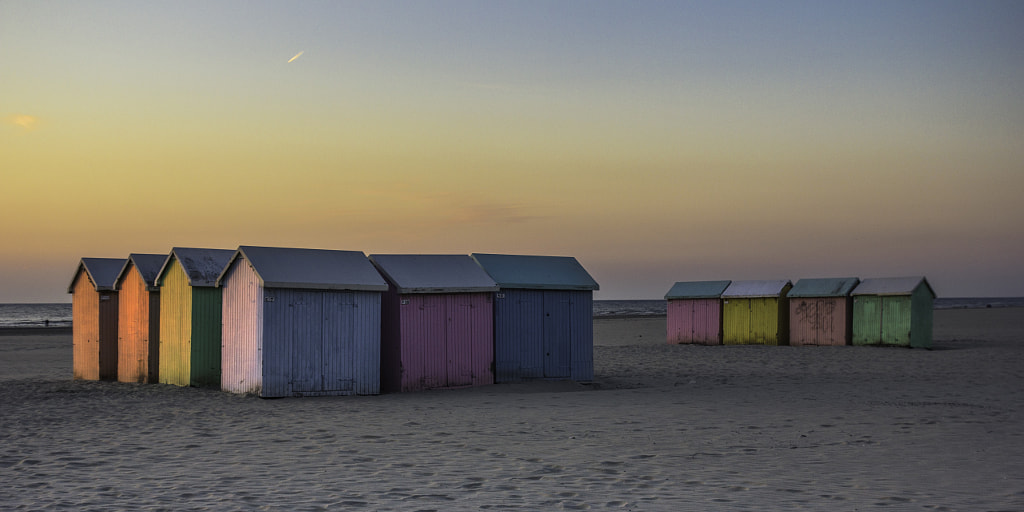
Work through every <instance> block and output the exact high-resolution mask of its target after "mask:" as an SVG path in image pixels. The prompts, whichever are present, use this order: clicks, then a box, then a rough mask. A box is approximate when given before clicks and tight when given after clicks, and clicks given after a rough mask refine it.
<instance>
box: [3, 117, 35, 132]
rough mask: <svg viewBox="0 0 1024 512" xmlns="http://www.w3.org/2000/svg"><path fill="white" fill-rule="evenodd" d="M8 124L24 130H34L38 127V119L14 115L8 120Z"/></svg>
mask: <svg viewBox="0 0 1024 512" xmlns="http://www.w3.org/2000/svg"><path fill="white" fill-rule="evenodd" d="M8 122H10V123H11V124H13V125H14V126H20V127H21V128H23V129H25V130H34V129H36V127H38V126H39V119H38V118H36V117H35V116H30V115H25V114H15V115H13V116H11V117H10V118H9V119H8Z"/></svg>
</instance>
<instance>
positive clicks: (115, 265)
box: [68, 258, 128, 293]
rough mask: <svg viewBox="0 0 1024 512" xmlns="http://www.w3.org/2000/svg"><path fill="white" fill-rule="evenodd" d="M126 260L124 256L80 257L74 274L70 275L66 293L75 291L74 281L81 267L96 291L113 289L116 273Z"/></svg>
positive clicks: (79, 273) (80, 271)
mask: <svg viewBox="0 0 1024 512" xmlns="http://www.w3.org/2000/svg"><path fill="white" fill-rule="evenodd" d="M126 261H128V260H126V259H124V258H82V260H81V261H79V262H78V267H77V268H76V269H75V275H74V276H72V277H71V283H70V284H68V293H72V292H74V291H75V281H77V280H78V276H79V275H81V273H82V270H83V269H84V270H85V273H86V274H88V275H89V280H91V281H92V284H93V287H95V288H96V291H98V292H100V291H104V290H107V291H113V290H114V284H115V283H116V282H117V275H118V274H119V273H120V271H121V267H123V266H124V264H125V262H126Z"/></svg>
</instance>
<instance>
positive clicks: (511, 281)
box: [472, 254, 598, 382]
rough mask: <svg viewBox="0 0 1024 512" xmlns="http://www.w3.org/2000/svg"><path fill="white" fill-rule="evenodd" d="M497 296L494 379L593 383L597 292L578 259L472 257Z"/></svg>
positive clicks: (596, 285)
mask: <svg viewBox="0 0 1024 512" xmlns="http://www.w3.org/2000/svg"><path fill="white" fill-rule="evenodd" d="M472 258H473V259H474V260H476V262H477V264H479V265H480V266H481V267H482V268H483V269H484V271H485V272H487V274H488V275H489V276H491V279H493V280H494V281H495V282H496V283H497V284H498V287H499V290H498V291H497V292H495V293H494V302H493V303H494V372H495V374H494V379H495V381H496V382H510V381H518V380H525V379H541V378H543V379H571V380H575V381H590V380H593V379H594V290H597V289H598V284H597V281H594V279H593V278H592V277H590V274H588V273H587V271H586V270H585V269H584V268H583V266H582V265H580V263H579V262H578V261H576V258H572V257H565V256H516V255H508V254H473V255H472Z"/></svg>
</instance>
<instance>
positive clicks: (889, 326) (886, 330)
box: [882, 296, 910, 346]
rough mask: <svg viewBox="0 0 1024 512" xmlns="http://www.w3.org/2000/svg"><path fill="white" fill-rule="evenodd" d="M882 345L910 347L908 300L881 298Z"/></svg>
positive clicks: (898, 297)
mask: <svg viewBox="0 0 1024 512" xmlns="http://www.w3.org/2000/svg"><path fill="white" fill-rule="evenodd" d="M882 343H885V344H888V345H906V346H909V345H910V299H909V298H908V297H900V296H894V297H890V296H884V297H882Z"/></svg>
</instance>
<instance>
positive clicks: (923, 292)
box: [910, 285, 935, 348]
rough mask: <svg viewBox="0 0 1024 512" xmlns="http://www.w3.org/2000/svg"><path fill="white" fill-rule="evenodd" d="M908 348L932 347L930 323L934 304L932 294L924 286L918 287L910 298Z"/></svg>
mask: <svg viewBox="0 0 1024 512" xmlns="http://www.w3.org/2000/svg"><path fill="white" fill-rule="evenodd" d="M910 300H911V305H910V307H911V312H910V314H911V318H910V346H911V347H920V348H930V347H931V346H932V323H933V316H934V314H935V313H934V311H933V308H934V302H935V300H934V299H933V298H932V294H931V292H930V291H928V288H927V287H925V286H924V285H920V286H918V287H917V288H916V289H915V290H914V293H913V294H912V295H911V297H910Z"/></svg>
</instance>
